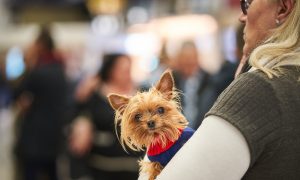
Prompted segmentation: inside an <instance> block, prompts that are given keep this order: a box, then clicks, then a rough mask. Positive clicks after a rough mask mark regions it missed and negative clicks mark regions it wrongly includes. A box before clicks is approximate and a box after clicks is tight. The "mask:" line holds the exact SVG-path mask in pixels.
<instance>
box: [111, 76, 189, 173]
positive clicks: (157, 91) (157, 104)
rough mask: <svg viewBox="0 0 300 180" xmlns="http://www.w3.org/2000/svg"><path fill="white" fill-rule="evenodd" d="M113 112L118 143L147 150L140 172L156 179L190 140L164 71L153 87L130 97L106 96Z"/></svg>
mask: <svg viewBox="0 0 300 180" xmlns="http://www.w3.org/2000/svg"><path fill="white" fill-rule="evenodd" d="M108 99H109V102H110V104H111V106H112V107H113V109H114V110H115V111H116V118H115V124H116V127H117V126H118V125H119V126H120V129H121V132H120V142H121V144H122V146H123V148H124V149H125V150H126V148H125V146H126V145H127V146H128V147H129V148H131V149H132V150H135V151H143V150H145V148H146V150H147V156H148V158H149V160H150V161H151V162H148V161H144V160H141V161H140V162H139V164H140V171H142V172H143V173H148V174H149V179H155V178H156V176H157V175H158V174H159V173H160V172H161V170H162V168H163V167H164V166H165V165H166V164H167V163H168V162H169V161H170V160H171V158H172V157H173V156H174V155H175V153H176V152H177V151H178V150H179V149H180V148H181V146H183V144H184V143H185V142H186V141H187V140H188V139H189V138H190V137H191V136H192V134H193V132H194V131H193V130H192V129H191V128H188V127H187V124H188V122H187V120H186V118H185V117H184V116H183V115H182V113H181V111H180V109H181V108H180V104H179V96H178V92H177V91H176V90H175V87H174V79H173V76H172V74H171V72H170V71H166V72H165V73H164V74H163V75H162V77H161V78H160V80H159V82H158V83H157V85H156V86H155V87H152V88H151V89H150V90H149V91H147V92H138V93H137V94H136V95H135V96H133V97H126V96H122V95H117V94H109V95H108Z"/></svg>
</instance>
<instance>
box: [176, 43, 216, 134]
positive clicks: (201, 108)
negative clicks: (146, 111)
mask: <svg viewBox="0 0 300 180" xmlns="http://www.w3.org/2000/svg"><path fill="white" fill-rule="evenodd" d="M199 58H200V57H199V53H198V50H197V47H196V45H195V44H194V42H193V41H187V42H184V43H183V44H182V47H181V49H180V50H179V52H178V54H177V57H175V60H174V61H175V62H174V67H173V69H174V72H173V74H174V80H175V84H176V88H177V89H179V90H180V91H182V97H181V104H182V107H183V113H184V115H185V116H186V118H187V119H188V121H189V126H190V127H191V128H194V129H197V128H198V127H199V125H200V124H201V120H202V119H203V117H204V115H205V113H206V112H207V111H208V110H209V109H210V108H211V106H212V105H213V102H214V101H215V99H216V97H217V96H216V95H215V93H214V89H213V88H214V87H213V86H212V85H211V83H210V75H209V74H208V73H207V72H205V71H204V70H203V69H201V67H200V65H199Z"/></svg>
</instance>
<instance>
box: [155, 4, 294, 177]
mask: <svg viewBox="0 0 300 180" xmlns="http://www.w3.org/2000/svg"><path fill="white" fill-rule="evenodd" d="M241 8H242V11H243V13H242V14H241V15H240V18H239V20H240V21H241V22H242V23H244V24H245V28H244V40H245V45H244V48H243V53H244V57H245V58H244V59H243V60H242V65H243V64H246V67H247V64H249V66H248V67H250V68H242V69H244V71H242V72H243V73H241V74H240V75H238V76H237V78H236V79H235V81H234V82H233V83H232V84H231V85H230V86H229V87H228V88H227V89H226V90H225V91H224V92H223V93H222V94H221V95H220V97H219V98H218V100H217V101H216V102H215V104H214V106H213V107H212V108H211V110H210V111H209V112H208V113H207V114H206V118H205V119H204V121H203V123H202V125H201V126H200V128H199V129H198V130H197V131H196V132H195V134H194V136H193V137H191V139H190V140H189V141H188V142H187V143H186V144H185V145H184V146H183V148H182V149H181V150H180V151H179V152H178V153H177V154H176V155H175V157H174V158H173V159H172V160H171V161H170V163H169V164H168V165H167V166H166V167H165V169H164V170H163V171H162V173H161V174H160V176H158V178H157V179H205V180H210V179H223V180H224V179H250V180H252V179H255V180H259V179H264V180H268V179H289V180H293V179H299V178H300V171H299V168H300V111H299V109H300V1H299V0H241Z"/></svg>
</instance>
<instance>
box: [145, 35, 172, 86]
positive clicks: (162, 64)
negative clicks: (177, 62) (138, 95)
mask: <svg viewBox="0 0 300 180" xmlns="http://www.w3.org/2000/svg"><path fill="white" fill-rule="evenodd" d="M170 60H171V59H170V57H169V56H168V53H167V39H163V40H162V47H161V50H160V53H159V55H158V61H159V64H158V66H157V68H156V69H155V70H153V71H152V72H151V75H150V76H149V78H148V79H146V80H145V81H144V82H142V84H141V85H140V86H141V88H142V89H149V88H151V87H152V85H154V84H155V83H156V82H157V81H158V80H159V79H160V77H161V75H162V73H163V72H164V71H165V70H166V69H168V68H170V67H171V64H170V63H171V62H170Z"/></svg>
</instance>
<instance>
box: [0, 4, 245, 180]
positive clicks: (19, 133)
mask: <svg viewBox="0 0 300 180" xmlns="http://www.w3.org/2000/svg"><path fill="white" fill-rule="evenodd" d="M239 6H240V5H239V0H0V83H1V84H0V179H3V180H13V179H41V180H44V179H45V180H46V179H62V180H68V179H84V178H85V179H102V178H101V177H104V175H98V176H96V175H95V176H94V175H90V174H88V173H86V172H87V171H85V170H82V169H85V168H86V167H81V165H83V164H85V163H86V162H82V161H79V162H77V161H76V162H74V163H73V159H74V157H73V156H75V159H76V158H78V157H80V158H79V159H82V157H84V156H86V154H88V153H86V152H87V151H89V153H90V152H94V151H93V148H94V146H96V145H95V144H93V143H92V144H93V145H82V144H81V145H80V144H79V145H76V143H75V144H74V142H73V141H75V142H79V141H80V140H77V139H76V137H77V138H79V139H80V137H86V139H84V138H83V140H82V141H83V142H96V141H97V138H98V141H99V139H101V137H102V136H101V137H100V135H99V134H101V133H98V134H97V130H99V131H100V132H104V131H105V132H106V131H108V130H107V129H105V128H104V129H103V127H104V126H105V125H102V124H101V123H99V122H101V121H102V120H101V117H102V116H101V115H100V116H101V117H97V115H95V116H93V115H92V116H88V117H92V118H90V119H92V120H87V121H77V120H76V121H75V120H74V119H76V118H77V117H78V116H79V114H80V113H79V112H82V111H83V110H82V109H80V110H78V107H82V104H85V105H86V104H89V105H90V104H91V103H90V101H89V99H90V97H93V95H91V94H93V92H94V91H96V89H97V90H98V89H99V86H100V84H101V85H102V87H101V88H100V89H101V94H102V95H103V96H105V95H106V94H107V93H109V92H120V93H124V94H133V93H134V92H135V91H136V90H138V89H143V88H144V89H146V88H148V87H150V86H151V85H152V84H153V83H154V82H155V81H156V80H157V79H158V78H159V76H160V75H161V73H162V72H163V70H164V69H166V68H171V69H173V70H174V71H175V72H176V73H177V72H178V76H179V77H178V79H175V81H176V82H177V87H178V88H179V89H180V90H181V91H182V92H183V94H184V95H183V97H182V99H183V100H182V103H183V110H184V113H185V115H186V116H187V117H188V119H189V120H190V124H191V126H193V127H194V128H197V127H198V126H199V125H200V124H201V121H199V120H198V119H201V118H203V116H204V114H205V112H206V111H207V110H208V109H209V108H210V106H211V105H212V103H213V101H214V100H215V99H216V98H217V96H218V95H219V93H220V92H222V90H223V89H224V88H225V87H226V86H227V85H228V84H229V83H230V81H231V80H232V79H233V75H234V68H235V67H236V64H237V63H238V61H239V59H240V56H241V55H240V53H239V50H240V49H241V45H240V44H239V42H238V40H239V38H237V33H238V30H239V29H238V28H239V26H240V25H239V22H238V17H239V14H240V8H239ZM41 29H42V32H41ZM43 32H44V34H43ZM45 34H46V35H45ZM47 38H48V39H47ZM49 39H51V40H53V43H50V42H51V41H50V40H49ZM43 43H45V44H46V45H44V46H43ZM190 47H193V48H194V49H193V50H190ZM47 48H50V49H48V50H47ZM186 49H188V50H186ZM191 52H192V55H191V54H189V53H191ZM193 53H194V54H193ZM108 54H119V55H122V56H123V55H126V58H128V59H130V69H129V71H130V77H128V79H127V80H125V83H124V84H122V83H121V82H120V83H119V86H120V87H121V88H119V89H118V88H117V87H118V85H114V84H112V83H110V82H109V81H106V79H104V78H103V77H102V75H103V71H104V70H103V69H104V67H103V66H104V64H105V57H106V55H108ZM186 54H189V55H187V56H186ZM41 59H43V60H41ZM180 59H182V60H180ZM189 59H193V60H195V62H196V63H195V64H189V65H190V66H191V67H187V68H186V70H184V69H185V68H184V66H185V64H181V61H183V62H185V63H186V62H190V61H189ZM109 61H112V60H109ZM228 63H229V64H230V65H232V66H228ZM49 64H60V65H61V67H62V68H61V70H62V74H61V72H60V70H59V68H56V67H51V68H50V67H49V68H48V67H47V68H45V66H46V65H49ZM123 67H125V65H124V66H123ZM193 67H197V68H196V69H195V68H194V69H193ZM230 68H231V69H230ZM228 69H230V70H228ZM112 71H113V70H112ZM115 71H116V74H119V75H120V74H121V76H123V78H124V76H126V72H124V71H122V70H121V69H120V70H115ZM194 71H195V72H196V73H193V72H194ZM203 72H205V73H203ZM176 73H175V74H176ZM60 74H61V76H59V75H60ZM108 75H109V76H113V73H110V74H108ZM116 76H117V75H116ZM54 77H55V78H54ZM190 77H192V78H190ZM198 77H199V80H198V79H197V78H198ZM101 78H103V79H101ZM62 79H63V81H62ZM108 79H112V78H108ZM181 79H184V80H183V81H182V82H181ZM116 81H117V80H116ZM128 84H130V85H132V86H128V88H127V89H126V88H124V87H125V86H127V85H128ZM121 85H122V86H121ZM122 87H123V88H124V89H122ZM200 87H201V88H200ZM202 87H203V88H202ZM55 91H56V92H60V93H54V94H53V92H55ZM45 96H47V97H48V100H47V99H46V98H44V97H45ZM195 96H197V98H199V99H200V100H197V102H194V101H195V99H197V98H195ZM202 96H203V97H202ZM208 97H211V98H208ZM41 99H42V100H41ZM54 99H56V100H55V101H54ZM94 99H95V98H94ZM51 100H52V101H51ZM104 101H105V100H104ZM202 101H203V102H202ZM43 103H44V104H43ZM201 104H202V105H201ZM95 106H97V103H96V105H95V104H94V105H93V107H95ZM202 106H205V107H203V110H202V111H203V112H197V113H198V114H197V113H196V111H200V110H199V109H195V107H202ZM84 107H90V106H88V105H87V106H84ZM100 107H101V108H103V109H105V108H107V107H102V106H100V105H99V111H100V109H101V108H100ZM85 110H86V109H85ZM89 110H90V111H91V112H90V114H93V110H91V108H90V109H89ZM34 111H35V112H38V113H35V112H34ZM85 112H86V111H85ZM47 113H48V114H47ZM103 113H104V114H107V113H106V112H103ZM108 113H111V110H110V111H109V112H108ZM201 113H202V114H201ZM54 114H57V116H55V115H54ZM112 116H113V115H112ZM45 117H49V118H48V119H47V118H45ZM93 117H94V120H93ZM110 118H111V119H112V117H110ZM53 119H55V120H53ZM95 119H96V120H95ZM197 120H198V121H197ZM46 121H48V122H46ZM77 122H81V123H77ZM84 122H92V123H84ZM53 124H55V126H54V125H53ZM111 124H113V119H112V120H111ZM77 127H79V128H77ZM51 128H52V130H49V129H51ZM91 129H93V130H92V132H93V133H92V134H91V132H90V131H91ZM95 129H96V130H95ZM108 129H109V128H108ZM112 129H113V128H112ZM81 131H84V133H83V134H85V136H82V135H77V136H76V135H74V132H78V133H79V134H80V132H81ZM33 132H35V133H33ZM87 132H90V133H87ZM43 133H44V135H43ZM51 133H52V134H53V133H54V134H55V135H51ZM58 134H61V136H60V135H58ZM86 134H90V135H86ZM102 134H103V133H102ZM114 134H115V133H113V135H114ZM27 136H28V137H27ZM38 136H40V137H41V138H43V139H42V140H37V139H36V137H38ZM78 136H79V137H78ZM103 137H104V136H103ZM47 138H48V139H47ZM74 138H75V140H74ZM32 139H35V140H32ZM58 139H59V140H62V141H60V142H54V141H55V140H58ZM70 139H71V140H70ZM91 139H92V140H91ZM102 139H103V138H102ZM107 139H108V140H109V141H110V139H109V138H106V140H107ZM41 141H45V142H44V144H46V145H43V143H42V142H41ZM52 141H53V142H52ZM98 141H97V142H98ZM39 142H41V143H40V145H39ZM31 143H32V144H31ZM70 144H71V145H70ZM83 144H85V143H83ZM86 144H91V143H86ZM100 144H101V143H100ZM104 144H105V143H104ZM47 145H48V146H49V147H47ZM26 146H30V147H29V148H27V147H26ZM33 146H36V147H33ZM42 146H45V147H44V149H43V148H40V147H42ZM53 146H55V147H56V146H59V147H60V148H57V149H59V150H57V149H55V150H53V151H55V152H54V153H52V154H51V153H48V154H47V153H41V151H43V152H44V151H48V150H49V148H50V149H51V147H52V148H53ZM83 146H84V147H83ZM98 148H99V147H98ZM70 149H71V150H70ZM50 151H51V150H49V152H50ZM95 152H96V154H97V153H98V154H99V151H95ZM40 153H41V155H38V156H35V155H37V154H40ZM49 154H50V155H49ZM70 154H71V155H70ZM102 155H103V154H102ZM107 156H110V157H113V155H107ZM137 156H139V155H136V156H135V157H137ZM50 157H51V158H50ZM101 157H102V156H101ZM43 158H44V159H45V161H47V163H48V162H51V161H53V162H55V165H53V166H52V165H51V167H52V168H55V172H54V173H55V174H57V177H55V178H54V177H51V176H50V175H49V176H48V175H41V174H43V173H37V174H39V175H38V176H37V177H35V178H34V176H30V175H28V176H27V175H26V174H27V173H28V172H29V174H31V175H32V174H34V172H36V171H38V170H36V169H39V168H40V167H42V166H44V165H45V163H44V162H45V161H44V160H43V162H42V163H41V160H42V159H43ZM98 161H101V160H100V159H99V160H95V162H98ZM47 163H46V164H47ZM105 163H106V162H105ZM105 163H104V164H105ZM74 164H79V166H77V165H75V166H76V167H75V166H74ZM98 164H99V166H100V165H101V163H98ZM106 164H107V163H106ZM45 166H46V167H49V166H48V165H45ZM27 167H28V168H27ZM29 167H31V168H29ZM74 167H75V168H74ZM78 167H79V169H80V170H78ZM45 169H47V168H45ZM100 169H101V168H100ZM81 170H82V171H83V173H82V174H80V173H79V174H77V173H74V171H75V172H79V171H81ZM106 170H107V169H106ZM42 171H43V170H42ZM45 171H46V170H45ZM94 171H98V170H95V169H94ZM103 171H104V170H103ZM109 171H114V170H109ZM21 172H23V173H21ZM92 174H93V173H92ZM94 174H95V173H94ZM17 176H18V177H17ZM116 178H117V177H115V178H112V179H116ZM103 179H105V178H103ZM107 179H109V178H107ZM123 179H126V178H123ZM128 179H130V178H128Z"/></svg>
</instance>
